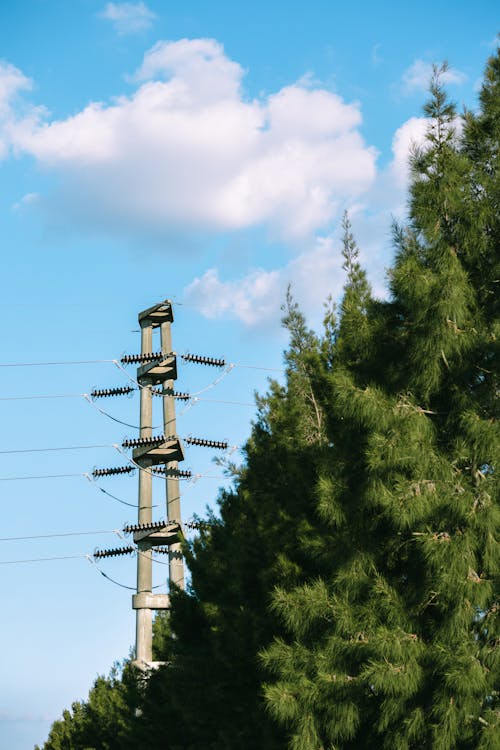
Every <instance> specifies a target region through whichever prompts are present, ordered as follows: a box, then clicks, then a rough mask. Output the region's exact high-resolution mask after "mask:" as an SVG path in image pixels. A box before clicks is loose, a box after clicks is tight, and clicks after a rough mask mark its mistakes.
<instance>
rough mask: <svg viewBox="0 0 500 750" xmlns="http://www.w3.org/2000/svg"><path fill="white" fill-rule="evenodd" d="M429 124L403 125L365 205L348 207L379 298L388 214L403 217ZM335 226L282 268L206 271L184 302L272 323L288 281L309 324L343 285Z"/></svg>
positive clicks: (210, 314)
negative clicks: (235, 274)
mask: <svg viewBox="0 0 500 750" xmlns="http://www.w3.org/2000/svg"><path fill="white" fill-rule="evenodd" d="M428 124H429V123H428V120H426V119H425V118H418V117H412V118H410V119H409V120H407V121H406V122H405V123H403V125H401V127H400V128H398V130H397V131H396V132H395V134H394V137H393V140H392V160H391V161H390V162H389V164H388V165H387V167H386V168H385V169H384V170H383V171H381V172H380V173H379V174H378V175H377V177H376V179H375V180H374V182H373V184H372V186H371V188H370V189H369V191H367V193H366V194H365V195H364V196H363V197H364V201H363V202H351V203H350V204H347V207H348V209H349V215H350V217H351V220H352V222H353V226H354V234H355V237H356V240H357V242H358V245H359V247H360V251H361V259H362V264H363V266H364V267H365V269H366V270H367V271H368V275H369V278H370V281H371V283H372V288H373V293H374V294H375V296H377V297H380V298H383V297H385V296H386V294H387V287H386V279H385V274H386V268H387V267H388V266H389V265H390V257H391V252H392V250H391V239H390V221H391V216H394V217H397V218H399V219H404V215H405V210H406V206H405V201H406V195H407V188H408V184H409V179H410V173H409V157H410V153H411V150H412V148H413V147H414V146H418V145H422V144H423V143H424V142H425V133H426V130H427V127H428ZM345 205H346V204H344V205H343V207H345ZM339 224H340V222H339V221H337V222H336V227H335V229H334V231H333V232H332V233H330V234H328V235H327V236H317V237H316V238H315V240H314V241H312V242H311V244H310V245H309V246H308V247H307V248H306V249H305V250H304V251H303V252H302V253H301V254H300V255H298V256H297V257H295V258H293V259H292V260H290V261H289V262H288V263H287V264H286V265H285V266H283V267H281V268H278V269H274V270H272V271H266V270H263V269H254V270H252V271H250V272H249V273H248V274H247V275H246V276H243V277H240V278H236V279H229V280H224V281H222V280H221V278H220V275H219V271H218V270H217V269H215V268H210V269H209V270H208V271H206V272H205V273H204V274H203V275H201V276H199V277H197V278H196V279H194V281H192V282H191V284H189V285H188V286H187V287H186V289H185V290H184V299H185V300H186V302H188V303H189V304H190V305H194V306H195V307H196V308H197V309H198V310H199V311H200V312H201V314H202V315H204V316H205V317H207V318H219V317H232V318H236V319H239V320H240V321H242V322H243V323H244V324H245V325H247V326H250V327H251V326H258V325H264V324H266V325H267V324H270V323H272V322H274V324H276V323H277V322H278V321H279V319H280V305H281V303H282V302H283V300H284V298H285V293H286V287H287V285H288V284H289V283H291V284H292V288H293V293H294V296H295V297H296V298H297V299H298V301H299V303H300V305H301V307H302V309H303V310H304V311H305V312H306V313H307V315H308V318H309V320H311V319H314V318H315V317H316V318H318V315H319V314H320V313H321V311H322V308H321V303H322V302H324V301H325V300H326V298H327V297H328V295H330V294H331V295H332V296H333V298H334V299H336V298H339V297H340V295H341V291H342V287H343V285H344V281H345V274H344V271H343V270H342V257H341V239H340V233H341V230H340V226H339ZM315 322H316V323H318V322H320V321H319V319H317V320H315Z"/></svg>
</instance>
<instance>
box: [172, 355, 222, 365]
mask: <svg viewBox="0 0 500 750" xmlns="http://www.w3.org/2000/svg"><path fill="white" fill-rule="evenodd" d="M181 357H182V359H183V360H184V362H194V363H195V364H197V365H209V366H210V367H225V366H226V360H225V359H217V357H204V356H203V355H201V354H181Z"/></svg>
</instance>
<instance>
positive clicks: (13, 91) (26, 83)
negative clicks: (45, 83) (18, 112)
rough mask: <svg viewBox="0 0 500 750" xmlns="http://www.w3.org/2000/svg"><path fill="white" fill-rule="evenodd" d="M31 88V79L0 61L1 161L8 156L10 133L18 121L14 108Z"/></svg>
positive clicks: (12, 66)
mask: <svg viewBox="0 0 500 750" xmlns="http://www.w3.org/2000/svg"><path fill="white" fill-rule="evenodd" d="M31 87H32V83H31V81H30V79H29V78H26V76H25V75H23V73H21V71H20V70H19V69H18V68H16V67H15V66H14V65H11V64H10V63H7V62H3V61H2V60H0V159H2V158H4V157H5V156H7V154H8V150H9V143H10V135H9V131H10V129H11V127H12V126H13V123H14V122H15V120H16V116H15V114H14V106H15V104H16V102H17V100H18V97H19V94H20V92H21V91H27V90H29V89H31Z"/></svg>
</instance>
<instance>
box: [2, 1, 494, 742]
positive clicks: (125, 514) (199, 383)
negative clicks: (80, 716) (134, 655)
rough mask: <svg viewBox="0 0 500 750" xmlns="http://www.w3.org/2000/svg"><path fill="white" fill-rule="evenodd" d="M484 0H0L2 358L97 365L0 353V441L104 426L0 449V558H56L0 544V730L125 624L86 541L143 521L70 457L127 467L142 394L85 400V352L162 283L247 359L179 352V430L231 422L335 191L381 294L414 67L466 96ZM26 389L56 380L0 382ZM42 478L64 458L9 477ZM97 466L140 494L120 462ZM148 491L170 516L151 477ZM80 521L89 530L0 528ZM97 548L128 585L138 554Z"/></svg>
mask: <svg viewBox="0 0 500 750" xmlns="http://www.w3.org/2000/svg"><path fill="white" fill-rule="evenodd" d="M495 5H496V4H495V3H493V2H489V0H483V1H482V2H478V3H476V4H475V5H471V4H470V3H466V2H454V3H451V2H448V0H446V1H444V2H441V3H438V4H437V3H434V2H433V3H431V2H427V1H424V2H420V3H419V4H418V6H416V5H409V4H400V3H395V2H386V3H382V4H380V3H379V4H378V5H376V4H373V3H368V2H357V3H350V4H346V3H334V2H320V1H319V0H311V2H309V3H308V4H307V5H306V4H305V3H303V2H297V1H294V0H291V1H290V0H289V1H288V2H286V3H284V2H281V1H276V2H272V3H269V2H267V3H265V2H262V0H255V1H254V2H253V3H251V4H243V3H234V2H226V1H223V0H212V2H210V3H206V2H201V0H199V1H198V2H190V1H188V2H184V3H166V2H159V1H158V2H154V1H153V0H151V2H148V3H147V4H146V3H134V2H130V3H119V2H117V3H106V2H100V1H97V0H73V1H72V2H71V3H68V2H66V1H63V0H17V2H16V3H4V4H2V7H1V8H0V169H1V170H2V179H1V180H0V223H1V236H2V252H3V274H2V277H1V280H0V285H1V296H0V304H1V306H2V316H1V326H2V343H3V346H2V355H1V357H0V364H4V365H5V364H19V363H35V362H72V361H87V360H94V362H93V363H89V364H81V365H53V366H24V367H4V366H2V367H0V379H1V381H0V382H1V393H0V396H1V398H2V399H3V400H0V410H1V412H2V425H3V430H2V439H1V441H0V451H9V450H11V451H12V450H21V449H33V448H48V447H58V448H70V447H72V446H94V445H95V446H103V447H96V448H88V447H85V448H79V449H74V450H64V451H51V452H36V453H1V452H0V478H1V480H2V481H0V492H1V498H2V499H1V502H2V509H3V524H2V529H3V533H2V535H1V536H2V538H5V540H2V541H0V561H3V562H8V561H14V560H23V559H30V558H46V557H66V556H68V557H69V558H70V559H67V560H53V561H44V562H36V563H16V564H11V563H10V562H9V564H2V565H0V577H1V579H2V583H1V586H2V592H3V596H4V616H3V618H2V622H1V625H0V628H1V630H2V642H3V643H4V646H5V649H4V651H5V653H4V657H3V673H4V679H3V680H2V681H1V685H2V687H1V688H0V747H5V748H9V750H21V749H24V748H28V747H31V746H32V745H33V744H34V743H35V742H39V743H41V742H43V740H44V738H45V736H46V733H47V730H48V727H49V725H50V723H51V721H52V720H53V719H55V718H56V717H57V716H58V715H60V713H61V711H62V709H63V708H64V707H67V706H69V705H70V704H71V701H73V700H75V699H78V698H82V697H84V696H85V695H86V692H87V690H88V689H89V687H90V685H91V683H92V681H93V679H94V678H95V676H96V675H97V674H98V673H107V672H108V671H109V668H110V667H111V665H112V663H113V662H114V661H115V660H117V659H121V658H123V657H124V656H126V655H127V653H128V650H129V647H130V646H131V644H132V643H133V640H134V617H133V614H132V611H131V607H130V594H131V592H130V591H128V590H126V589H123V588H121V587H119V586H116V585H114V584H112V583H111V582H109V581H108V580H106V579H105V578H104V577H102V576H100V575H99V572H98V571H96V570H95V569H93V567H92V565H91V564H90V563H89V562H88V560H86V559H85V557H84V555H85V554H88V553H92V552H93V550H94V548H95V547H97V546H101V547H110V546H116V544H120V543H121V542H120V540H119V538H118V536H117V535H116V534H113V530H114V529H120V528H121V527H122V526H123V524H124V522H126V521H131V522H133V521H134V519H135V511H134V509H133V508H132V507H129V506H126V505H123V504H120V503H118V502H117V501H116V500H113V499H112V498H110V497H109V496H107V495H104V494H103V493H102V492H100V491H99V489H98V488H97V489H96V488H95V487H93V486H92V485H91V483H90V482H89V481H87V479H86V478H85V476H84V474H85V473H86V472H89V471H91V470H92V468H93V467H94V466H112V465H116V464H117V463H120V457H119V456H118V454H117V452H116V450H115V449H114V448H113V447H112V446H113V445H114V444H116V443H119V442H121V440H122V439H123V437H124V436H126V435H128V436H129V437H130V436H132V435H134V434H135V431H134V425H136V424H137V420H138V402H137V397H136V395H137V394H135V396H134V397H132V398H130V399H124V400H113V401H111V402H109V403H108V402H107V403H105V404H104V403H103V404H102V406H103V408H104V409H106V410H107V411H108V412H109V414H111V415H112V416H114V417H115V418H117V419H120V420H122V421H124V422H128V423H130V424H131V425H132V427H126V426H124V425H121V424H118V423H116V422H114V421H112V420H111V419H109V418H108V417H106V416H105V415H102V414H100V413H98V412H97V411H96V410H95V409H93V408H92V406H91V405H89V404H88V402H87V401H86V400H85V398H84V397H83V396H82V395H81V394H84V393H88V392H89V391H90V390H91V388H92V387H93V386H97V387H109V386H112V385H123V384H125V383H126V377H125V375H124V374H123V373H122V372H121V371H120V370H119V369H118V368H117V367H116V366H115V365H114V364H113V362H110V361H107V362H106V361H101V362H95V360H113V359H117V358H119V357H120V356H121V355H122V353H123V352H124V351H127V352H131V353H132V352H135V351H138V347H139V336H138V334H137V332H136V329H137V313H138V312H139V311H140V310H142V309H144V308H146V307H149V306H150V305H152V304H154V303H155V302H158V301H160V300H162V299H165V298H167V297H168V298H172V299H174V301H175V302H176V305H175V316H176V319H175V324H174V329H173V335H174V346H175V348H176V350H177V351H178V352H185V351H191V352H199V353H202V354H208V355H213V356H222V357H225V358H226V359H227V361H228V362H231V363H236V364H238V365H244V364H247V365H254V366H255V368H245V367H241V366H238V367H234V368H233V369H231V371H229V372H228V373H227V375H226V376H225V377H224V378H223V379H222V380H221V382H220V383H218V384H216V385H213V387H211V386H212V384H213V381H214V380H215V379H216V378H217V376H218V375H219V374H220V373H219V372H218V371H215V370H208V369H202V368H196V367H195V366H194V365H187V364H186V365H182V366H181V367H180V374H179V383H178V385H179V388H180V389H182V390H187V391H190V392H192V393H196V392H197V391H203V393H201V394H200V400H199V401H197V402H196V403H194V404H192V405H191V407H190V408H188V409H187V410H186V411H185V413H183V414H182V415H181V416H180V417H179V420H178V431H179V434H180V435H188V434H195V435H200V436H204V437H210V438H214V439H227V440H228V441H229V442H230V444H231V445H241V444H242V443H244V441H245V438H246V436H247V435H248V431H249V428H250V421H251V419H252V415H253V413H254V410H253V407H252V406H251V404H252V403H253V394H254V391H256V390H257V391H260V392H263V391H264V390H265V388H266V379H267V377H268V376H269V375H275V376H276V377H278V378H280V377H281V373H280V371H279V370H280V368H281V366H282V361H281V352H282V350H283V348H284V346H285V343H286V338H285V337H284V334H283V332H282V331H281V330H280V325H279V319H280V304H281V302H282V300H283V297H284V292H285V289H286V285H287V283H289V282H291V283H292V284H293V288H294V290H295V294H296V296H297V298H298V300H299V301H300V303H301V305H302V307H303V309H304V311H305V312H306V313H307V315H308V318H309V320H310V321H311V323H312V325H315V326H317V325H319V323H320V320H321V316H322V304H323V301H324V299H325V298H326V296H327V294H328V293H330V292H331V293H332V294H333V295H334V296H338V295H339V293H340V290H341V287H342V283H343V278H342V273H341V263H340V259H339V219H340V217H341V215H342V212H343V210H344V209H348V210H349V211H350V214H351V218H352V222H353V226H354V229H355V232H356V235H357V238H358V241H359V244H360V246H361V252H362V257H363V261H364V263H365V265H366V267H367V269H368V271H369V274H370V278H371V280H372V283H373V286H374V289H375V290H376V292H377V293H378V294H380V295H382V294H384V288H385V287H384V284H385V281H384V280H385V269H386V268H387V266H388V265H389V264H390V261H391V246H390V239H389V229H390V223H391V217H392V216H396V217H404V210H405V200H406V196H405V188H406V185H407V168H406V163H407V155H408V149H409V147H410V144H411V143H412V142H415V141H416V142H418V140H419V139H420V138H421V137H422V133H423V127H424V126H423V122H422V119H421V108H422V104H423V102H424V101H425V87H426V82H427V81H428V77H429V73H430V66H431V64H432V63H433V62H441V61H443V60H444V59H447V60H448V61H449V62H450V65H451V68H450V71H449V73H448V74H447V75H448V84H449V91H450V94H451V96H452V97H453V98H454V99H455V100H456V102H457V103H458V105H459V108H462V106H464V105H466V106H468V107H474V106H475V105H476V92H477V85H478V81H479V80H480V78H481V75H482V70H483V67H484V64H485V61H486V58H487V56H488V54H490V53H491V51H492V49H493V47H494V39H495V35H496V32H497V27H498V14H496V13H495ZM265 368H270V369H269V370H266V369H265ZM131 374H132V375H133V370H131ZM205 388H207V390H204V389H205ZM33 395H36V396H37V395H44V396H45V395H59V396H63V395H64V396H65V397H64V398H51V399H45V398H44V399H27V398H26V399H23V400H6V399H7V398H8V397H11V396H23V397H26V396H33ZM203 399H204V400H203ZM228 402H232V403H228ZM100 405H101V404H100ZM180 410H181V411H182V407H181V409H180ZM158 416H159V413H158ZM235 455H236V457H237V456H238V453H236V454H235ZM211 458H212V454H210V453H207V452H203V451H202V450H201V449H195V448H192V449H190V450H189V451H188V452H187V457H186V466H188V467H189V468H191V469H192V470H193V472H194V473H195V474H202V475H205V476H202V477H200V478H199V480H198V481H197V482H195V483H188V484H186V485H185V494H184V496H183V514H184V518H185V519H187V518H189V517H190V516H191V515H192V514H193V513H203V509H204V507H205V506H206V505H207V504H209V505H213V504H214V501H215V498H216V495H217V487H218V486H221V485H222V484H223V483H224V481H225V480H224V478H223V476H222V474H221V469H220V467H219V466H217V465H215V464H213V463H212V461H211ZM52 474H75V475H76V476H69V477H61V478H57V479H56V478H54V479H48V478H45V479H39V480H34V479H31V480H28V479H23V480H21V479H18V480H12V481H10V480H9V479H8V478H9V477H19V476H47V475H52ZM101 486H102V487H104V488H105V489H106V490H108V491H109V492H111V493H112V494H114V495H116V496H117V497H119V498H120V499H122V500H124V501H125V502H128V503H132V504H133V503H134V502H135V500H136V478H120V479H113V480H108V481H107V482H106V483H105V484H104V483H103V484H101ZM155 502H157V504H158V508H157V510H156V513H157V516H158V517H159V518H161V517H163V516H164V512H163V509H162V503H164V488H163V486H162V482H161V481H160V480H157V483H156V486H155ZM87 531H89V532H90V531H91V532H96V531H99V532H101V531H102V532H103V533H100V534H96V533H92V534H88V535H81V536H67V537H51V536H50V537H45V538H43V539H31V540H18V541H13V540H12V539H10V537H19V536H36V535H50V534H59V533H66V532H87ZM7 537H9V539H7ZM73 556H75V557H73ZM156 568H157V569H156V570H155V582H156V583H157V584H158V585H165V568H164V566H161V565H157V566H156ZM102 569H103V570H104V571H105V572H106V573H107V574H108V575H109V576H111V577H113V578H115V579H116V580H117V581H119V582H120V583H123V584H124V585H126V586H133V585H134V579H135V561H134V560H133V559H126V558H123V559H118V560H116V561H108V562H105V563H103V564H102Z"/></svg>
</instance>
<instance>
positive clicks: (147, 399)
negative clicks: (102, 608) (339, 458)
mask: <svg viewBox="0 0 500 750" xmlns="http://www.w3.org/2000/svg"><path fill="white" fill-rule="evenodd" d="M173 322H174V314H173V310H172V304H171V302H170V301H169V300H165V301H164V302H160V303H159V304H158V305H154V306H153V307H150V308H148V309H147V310H143V312H141V313H139V325H140V327H141V353H140V354H133V355H126V356H124V357H122V359H121V362H122V364H126V365H127V364H132V363H134V362H135V363H139V367H138V369H137V376H136V382H137V384H138V386H139V391H140V421H139V436H138V437H137V438H133V439H131V440H124V441H123V442H122V447H123V448H133V452H132V462H131V463H129V464H128V465H127V466H118V467H113V468H103V469H95V470H94V471H93V472H92V474H93V477H94V478H97V477H105V476H114V475H119V474H122V475H123V474H128V473H130V472H131V471H133V466H132V464H134V465H135V466H136V467H137V468H138V469H139V497H138V518H137V524H133V525H132V526H126V527H125V528H124V532H125V533H127V534H129V533H132V534H133V539H134V542H135V544H136V547H133V546H130V545H129V546H128V547H121V548H118V549H110V550H102V551H99V550H97V551H96V552H95V553H94V558H96V559H101V558H106V557H116V556H118V555H124V554H130V553H134V552H136V554H137V593H136V594H134V595H133V597H132V607H133V609H135V611H136V642H135V646H136V648H135V653H136V656H135V661H134V662H133V663H134V664H135V666H136V667H138V668H139V669H142V670H144V671H147V670H149V669H152V668H154V667H155V666H158V664H159V663H161V662H154V661H153V611H154V610H160V609H169V608H170V596H169V594H155V593H153V561H154V558H153V552H154V551H155V549H156V551H157V552H166V553H168V557H169V564H168V568H169V590H172V588H173V587H174V586H175V587H177V588H180V589H183V588H184V561H183V557H182V549H181V543H180V536H179V535H180V532H181V531H182V515H181V498H180V488H179V478H180V477H182V478H189V477H190V476H191V472H190V471H182V470H180V469H179V461H183V460H184V449H183V446H182V442H181V440H180V438H179V436H178V435H177V425H176V417H175V400H176V399H181V400H184V401H186V400H187V401H189V400H190V399H191V397H190V395H189V394H188V393H178V392H177V391H175V390H174V384H175V381H176V380H177V356H176V354H175V353H174V352H173V351H172V327H171V326H172V323H173ZM155 329H159V332H160V350H159V351H158V350H157V351H154V350H153V337H154V331H155ZM181 356H182V359H183V360H184V361H185V362H192V363H195V364H199V365H206V366H208V367H217V368H221V367H226V366H227V363H226V361H225V360H224V359H217V358H215V357H205V356H202V355H200V354H183V355H181ZM133 390H134V389H133V388H132V387H130V386H127V387H119V388H106V389H102V390H95V391H93V392H92V397H93V398H106V397H109V396H118V395H125V394H127V393H130V392H131V391H133ZM155 396H156V397H161V399H162V402H163V409H162V411H163V434H162V435H156V436H155V435H153V402H154V397H155ZM184 442H185V443H186V444H187V445H196V446H200V447H204V448H210V449H215V450H227V449H228V444H227V442H226V441H221V440H210V439H205V438H199V437H192V436H188V437H185V438H184ZM160 475H164V476H165V485H166V520H165V521H153V476H160ZM192 526H193V524H191V527H192Z"/></svg>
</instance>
